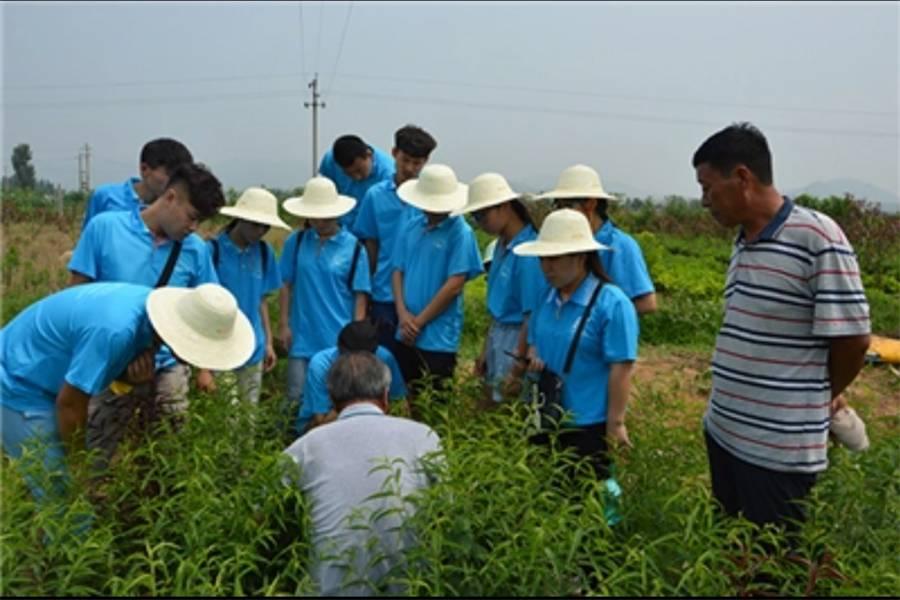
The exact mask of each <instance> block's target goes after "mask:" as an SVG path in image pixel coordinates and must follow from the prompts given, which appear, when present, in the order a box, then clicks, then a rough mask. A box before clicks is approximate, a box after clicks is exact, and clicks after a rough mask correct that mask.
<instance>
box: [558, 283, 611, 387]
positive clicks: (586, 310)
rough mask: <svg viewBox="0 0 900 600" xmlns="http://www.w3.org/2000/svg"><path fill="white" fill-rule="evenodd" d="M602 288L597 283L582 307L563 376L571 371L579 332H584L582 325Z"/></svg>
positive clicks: (579, 335) (600, 284)
mask: <svg viewBox="0 0 900 600" xmlns="http://www.w3.org/2000/svg"><path fill="white" fill-rule="evenodd" d="M602 287H603V282H602V281H599V280H598V281H597V287H595V288H594V293H593V294H591V299H590V301H589V302H588V304H587V306H585V307H584V314H583V315H581V321H579V322H578V329H576V330H575V337H573V338H572V344H571V345H570V346H569V353H568V354H566V364H565V366H564V367H563V374H567V373H568V372H569V371H570V370H571V369H572V361H573V360H574V359H575V348H577V347H578V340H580V339H581V332H582V331H583V330H584V324H585V323H587V320H588V318H589V317H590V316H591V308H593V307H594V302H596V301H597V296H599V295H600V288H602Z"/></svg>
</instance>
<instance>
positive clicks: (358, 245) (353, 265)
mask: <svg viewBox="0 0 900 600" xmlns="http://www.w3.org/2000/svg"><path fill="white" fill-rule="evenodd" d="M361 249H362V242H360V241H359V240H356V248H354V249H353V261H352V262H351V263H350V277H349V278H348V280H347V285H348V286H350V292H351V293H353V278H354V277H355V276H356V263H357V261H359V251H360V250H361Z"/></svg>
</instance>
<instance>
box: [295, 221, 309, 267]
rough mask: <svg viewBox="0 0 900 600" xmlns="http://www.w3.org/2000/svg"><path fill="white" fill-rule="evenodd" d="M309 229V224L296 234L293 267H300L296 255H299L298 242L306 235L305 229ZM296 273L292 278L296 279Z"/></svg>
mask: <svg viewBox="0 0 900 600" xmlns="http://www.w3.org/2000/svg"><path fill="white" fill-rule="evenodd" d="M307 229H309V225H307V226H306V227H305V228H303V229H301V230H300V233H298V234H297V245H296V246H294V267H295V268H296V269H299V268H300V265H298V264H297V257H298V256H299V255H300V244H301V243H302V242H303V236H304V235H306V230H307ZM296 279H297V274H296V273H295V274H294V280H295V281H296Z"/></svg>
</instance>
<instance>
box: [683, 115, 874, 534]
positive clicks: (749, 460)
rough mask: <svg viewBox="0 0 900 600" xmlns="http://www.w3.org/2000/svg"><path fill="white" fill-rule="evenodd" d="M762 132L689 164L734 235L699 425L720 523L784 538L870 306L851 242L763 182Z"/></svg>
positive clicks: (856, 360) (715, 144) (814, 469)
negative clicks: (772, 531) (778, 532)
mask: <svg viewBox="0 0 900 600" xmlns="http://www.w3.org/2000/svg"><path fill="white" fill-rule="evenodd" d="M771 163H772V160H771V155H770V153H769V147H768V144H767V142H766V139H765V137H764V136H763V134H762V133H761V132H760V131H759V130H758V129H756V128H755V127H753V126H752V125H750V124H749V123H741V124H735V125H731V126H730V127H727V128H725V129H723V130H722V131H720V132H718V133H716V134H715V135H713V136H712V137H710V138H709V139H707V140H706V141H705V142H704V143H703V144H702V145H701V146H700V148H699V149H698V150H697V152H696V153H695V154H694V157H693V166H694V168H695V169H696V173H697V180H698V181H699V183H700V186H701V187H702V189H703V206H704V207H706V208H707V209H709V211H710V213H711V214H712V216H713V218H715V219H716V220H717V221H718V222H719V223H721V224H722V225H724V226H726V227H732V226H735V225H739V226H740V231H739V233H738V236H737V239H736V241H735V244H734V251H733V253H732V256H731V261H730V264H729V267H728V273H727V278H726V285H725V314H724V319H723V323H722V327H721V329H720V330H719V335H718V339H717V340H716V348H715V352H714V354H713V359H712V371H713V379H712V391H711V393H710V399H709V405H708V407H707V411H706V414H705V415H704V419H703V420H704V429H705V434H706V445H707V453H708V457H709V464H710V474H711V479H712V489H713V495H714V496H715V497H716V499H717V500H718V501H719V502H720V503H721V504H722V507H723V508H724V509H725V512H726V513H728V514H730V515H736V514H738V513H743V515H744V516H745V517H746V518H747V519H749V520H750V521H752V522H754V523H757V524H759V525H762V524H765V523H773V524H777V525H784V526H786V527H787V528H788V530H789V531H795V530H796V527H797V525H798V524H799V523H800V522H802V520H803V519H804V512H803V509H802V506H801V505H800V504H798V503H795V502H794V501H798V500H802V499H804V498H806V497H807V496H808V495H809V492H810V490H811V489H812V486H813V485H814V484H815V481H816V475H817V474H818V473H820V472H822V471H824V470H825V468H826V467H827V466H828V457H827V453H826V450H827V442H828V430H829V424H830V421H831V415H832V414H833V412H834V409H835V408H836V405H837V402H836V400H835V399H836V398H837V397H838V395H839V394H840V393H841V392H842V391H843V390H844V389H845V388H846V387H847V386H848V385H849V384H850V382H852V381H853V379H854V378H855V377H856V375H857V374H858V373H859V371H860V369H861V368H862V366H863V361H864V358H865V352H866V349H867V348H868V346H869V326H870V325H869V306H868V303H867V302H866V297H865V294H864V292H863V286H862V281H861V279H860V273H859V266H858V265H857V261H856V255H855V254H854V252H853V248H852V247H851V246H850V242H849V241H847V238H846V236H845V235H844V232H843V231H841V228H840V227H839V226H838V225H837V224H836V223H835V222H834V221H833V220H832V219H831V218H830V217H828V216H826V215H824V214H822V213H819V212H817V211H814V210H810V209H807V208H803V207H800V206H797V205H795V204H794V203H793V202H791V200H789V199H788V198H786V197H782V196H781V195H780V194H779V192H778V191H777V190H776V189H775V187H774V186H773V182H772V164H771Z"/></svg>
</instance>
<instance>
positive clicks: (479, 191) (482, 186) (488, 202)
mask: <svg viewBox="0 0 900 600" xmlns="http://www.w3.org/2000/svg"><path fill="white" fill-rule="evenodd" d="M518 198H519V194H517V193H516V192H514V191H512V188H511V187H509V184H508V183H507V182H506V179H504V178H503V175H500V174H498V173H482V174H481V175H479V176H478V177H476V178H475V179H473V180H472V182H471V183H469V193H468V196H467V200H466V205H465V206H463V207H462V208H460V209H458V210H454V211H453V212H452V213H451V214H452V215H453V216H456V215H464V214H466V213H470V212H475V211H476V210H481V209H483V208H490V207H491V206H497V205H498V204H503V203H504V202H509V201H510V200H516V199H518Z"/></svg>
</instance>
